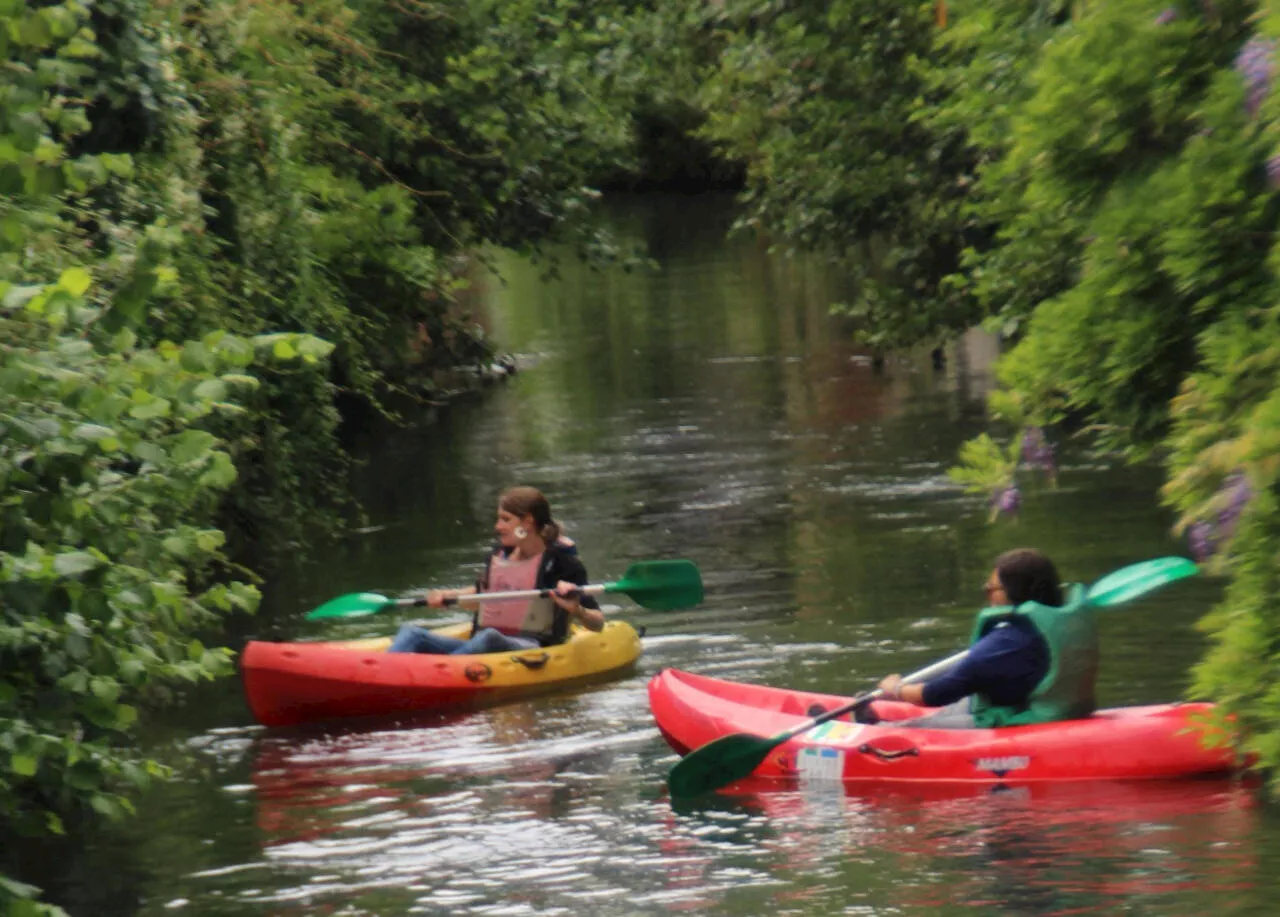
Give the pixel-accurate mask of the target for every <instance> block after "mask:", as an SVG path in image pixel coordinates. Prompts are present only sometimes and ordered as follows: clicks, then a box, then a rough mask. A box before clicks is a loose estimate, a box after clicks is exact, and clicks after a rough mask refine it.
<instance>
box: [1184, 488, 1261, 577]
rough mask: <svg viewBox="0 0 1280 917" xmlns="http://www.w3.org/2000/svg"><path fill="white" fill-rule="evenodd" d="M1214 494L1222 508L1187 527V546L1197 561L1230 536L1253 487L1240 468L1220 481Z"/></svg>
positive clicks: (1214, 549)
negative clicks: (1220, 502) (1220, 484)
mask: <svg viewBox="0 0 1280 917" xmlns="http://www.w3.org/2000/svg"><path fill="white" fill-rule="evenodd" d="M1218 495H1219V496H1220V497H1222V498H1223V500H1222V508H1221V509H1219V510H1218V516H1217V518H1216V519H1213V520H1204V519H1201V520H1198V521H1196V522H1194V523H1192V524H1191V525H1190V526H1188V527H1187V546H1188V548H1190V550H1191V556H1192V557H1194V558H1195V559H1196V562H1197V563H1203V562H1204V561H1206V560H1208V559H1209V558H1210V557H1212V556H1213V555H1214V554H1217V553H1218V551H1220V550H1221V549H1222V547H1223V546H1224V545H1225V544H1226V543H1227V542H1229V541H1230V540H1231V537H1232V536H1233V535H1234V534H1235V532H1236V526H1237V525H1238V524H1239V522H1240V516H1241V514H1242V513H1243V512H1244V509H1245V507H1246V506H1248V504H1249V500H1250V499H1251V498H1252V497H1253V488H1252V487H1251V486H1250V485H1249V479H1248V478H1247V477H1245V475H1244V473H1243V472H1239V471H1237V472H1235V473H1234V474H1231V475H1229V476H1228V477H1227V479H1226V480H1225V481H1223V482H1222V486H1221V487H1219V488H1218Z"/></svg>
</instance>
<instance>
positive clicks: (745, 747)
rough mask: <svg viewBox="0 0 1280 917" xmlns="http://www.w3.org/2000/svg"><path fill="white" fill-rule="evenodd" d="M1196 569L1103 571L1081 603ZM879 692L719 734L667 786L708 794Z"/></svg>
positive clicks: (1161, 564)
mask: <svg viewBox="0 0 1280 917" xmlns="http://www.w3.org/2000/svg"><path fill="white" fill-rule="evenodd" d="M1198 569H1199V568H1198V567H1197V566H1196V565H1195V564H1194V563H1192V562H1191V561H1190V560H1188V559H1187V558H1185V557H1159V558H1156V559H1155V560H1146V561H1142V562H1141V563H1136V564H1131V565H1130V566H1128V567H1122V568H1121V569H1119V570H1116V571H1115V572H1114V573H1109V574H1107V575H1106V576H1104V577H1103V578H1102V579H1100V580H1098V581H1097V582H1096V583H1094V584H1093V585H1092V586H1090V587H1089V591H1088V593H1087V594H1086V600H1087V601H1088V602H1089V604H1090V605H1093V606H1094V607H1095V608H1111V607H1114V606H1116V605H1122V604H1124V603H1125V602H1129V601H1131V600H1133V599H1136V598H1138V597H1139V596H1143V595H1146V594H1148V593H1150V592H1153V591H1154V590H1156V589H1158V588H1159V587H1161V586H1163V585H1165V584H1167V583H1172V582H1173V581H1175V580H1180V579H1183V578H1185V577H1188V576H1191V575H1192V574H1194V573H1196V572H1197V570H1198ZM967 655H968V650H965V651H963V652H959V653H956V654H955V655H954V656H949V657H948V658H946V659H944V660H942V661H941V662H935V663H934V664H933V665H931V666H929V667H928V668H925V669H921V670H920V671H919V672H913V673H912V674H910V675H908V676H907V677H906V678H904V679H903V680H902V682H903V684H911V683H915V682H921V681H928V680H929V679H930V678H933V677H934V676H935V675H940V674H942V673H943V672H945V671H947V670H948V669H950V668H951V667H952V666H954V665H956V664H957V663H959V662H960V661H961V660H962V659H964V658H965V656H967ZM880 695H881V692H880V691H879V689H877V690H875V691H870V692H868V693H866V694H861V695H859V696H858V697H856V698H854V699H853V700H852V701H850V702H849V703H847V704H845V705H844V706H842V707H837V708H835V709H834V710H828V711H827V712H826V713H824V714H822V715H821V716H817V717H814V718H813V719H811V720H806V721H805V722H803V723H800V724H799V725H797V726H793V727H792V728H790V729H787V730H785V731H783V732H779V733H777V734H776V735H772V736H769V737H768V738H765V737H764V736H757V735H752V734H751V733H747V732H737V733H733V734H731V735H726V736H721V737H720V738H718V739H715V740H713V741H711V742H708V743H707V744H706V745H703V746H702V747H701V748H698V749H695V750H694V751H692V752H690V753H689V754H687V755H685V756H684V757H683V758H681V759H680V760H679V761H677V762H676V763H675V765H674V766H673V767H672V768H671V771H670V772H669V773H668V774H667V788H668V789H669V790H670V791H671V795H672V796H673V797H676V798H689V797H693V796H700V795H702V794H703V793H707V792H710V791H711V790H715V789H719V788H720V787H722V786H727V785H728V784H730V783H733V781H735V780H741V779H742V778H743V777H746V776H748V775H749V774H751V772H752V771H754V770H755V769H756V768H757V767H759V766H760V764H761V762H763V761H764V759H765V758H767V757H768V756H769V752H771V751H773V750H774V749H775V748H777V747H778V746H779V745H781V744H782V743H784V742H786V741H787V740H789V739H792V738H795V737H796V736H798V735H799V734H800V733H802V732H807V731H808V730H810V729H813V728H814V727H815V726H819V725H821V724H822V723H825V722H827V721H828V720H833V719H835V718H836V717H839V716H843V715H845V714H846V713H850V712H851V711H854V710H857V709H858V708H859V707H863V706H865V705H867V704H869V703H871V702H872V701H874V700H876V698H878V697H880Z"/></svg>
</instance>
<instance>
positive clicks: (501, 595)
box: [412, 583, 609, 606]
mask: <svg viewBox="0 0 1280 917" xmlns="http://www.w3.org/2000/svg"><path fill="white" fill-rule="evenodd" d="M608 590H609V584H608V583H597V584H596V585H594V586H579V587H578V588H577V589H575V590H573V591H572V592H570V593H569V594H568V595H565V596H561V598H570V597H572V596H576V595H600V594H601V593H602V592H607V591H608ZM555 594H556V591H555V590H554V589H521V590H518V591H516V592H472V593H468V594H467V595H451V596H447V597H446V598H445V600H444V604H445V605H446V606H449V605H477V604H480V603H482V602H494V601H498V600H500V599H547V598H550V597H551V596H553V595H555ZM412 604H415V605H418V604H421V605H425V604H427V600H426V599H421V600H415V601H414V602H413V603H412Z"/></svg>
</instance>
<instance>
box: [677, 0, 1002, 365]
mask: <svg viewBox="0 0 1280 917" xmlns="http://www.w3.org/2000/svg"><path fill="white" fill-rule="evenodd" d="M934 17H935V4H934V3H932V2H925V3H908V4H902V3H895V2H882V0H841V2H837V3H834V4H832V5H829V6H827V7H822V6H815V5H804V4H776V3H771V2H760V0H730V2H728V3H726V4H725V6H724V13H723V14H722V17H721V21H720V22H719V23H717V25H718V26H719V28H720V29H721V30H722V34H723V35H724V38H723V47H722V49H721V51H720V53H719V58H718V66H717V68H716V69H715V71H714V72H713V73H712V74H711V75H710V76H709V77H708V78H707V79H706V80H705V82H704V86H703V90H702V95H701V98H702V100H703V103H704V104H705V106H706V108H707V111H708V123H707V126H706V127H705V129H704V131H703V133H704V134H705V135H706V136H707V137H709V138H711V139H712V140H713V141H714V142H715V143H716V144H717V145H718V146H719V148H720V149H721V150H722V151H723V152H724V153H725V155H727V156H728V157H730V158H734V159H741V160H743V161H745V162H746V163H747V169H748V173H747V175H748V191H747V194H746V195H745V203H746V205H747V208H748V210H747V213H746V215H745V216H744V217H743V218H742V220H741V221H740V224H741V225H743V226H749V227H751V228H753V229H755V230H757V231H760V232H762V233H764V234H767V235H769V236H770V237H773V238H776V239H777V240H778V241H779V242H780V243H781V244H782V245H783V246H785V247H794V248H800V249H805V250H811V251H817V252H821V253H824V254H826V255H828V256H829V257H831V258H832V259H833V260H835V261H837V262H838V263H839V264H840V265H841V266H842V267H844V268H846V269H847V270H848V271H849V272H850V274H851V275H852V276H854V277H855V278H856V279H857V280H858V282H859V286H858V295H857V298H856V299H855V300H854V301H851V302H849V303H846V304H843V306H842V307H841V310H842V311H844V312H846V313H848V314H851V315H854V316H857V317H858V318H860V319H861V323H860V324H861V327H862V329H863V331H862V336H863V337H864V338H865V339H866V340H868V341H870V342H873V343H875V344H878V345H881V346H884V347H898V346H907V345H910V344H913V343H916V342H918V341H921V340H926V339H934V338H937V337H938V336H939V335H942V336H945V335H946V334H947V333H949V332H954V331H957V330H960V329H963V328H965V327H967V326H969V325H970V324H972V323H973V322H974V321H975V320H976V319H977V318H978V315H977V312H976V303H975V301H974V300H973V298H972V296H971V295H970V292H969V290H968V289H967V288H966V287H965V286H964V285H963V284H955V283H949V282H947V281H946V278H947V277H948V276H949V275H951V274H952V273H954V271H955V270H956V269H957V268H958V266H959V258H960V254H961V252H962V251H963V250H964V249H965V248H966V247H968V246H971V245H974V244H977V242H978V241H979V240H980V239H981V238H982V236H983V235H984V233H985V227H983V226H981V225H980V224H977V223H976V222H975V221H973V220H971V219H969V217H968V216H967V214H966V213H965V210H964V207H963V203H964V201H965V199H966V196H967V193H968V192H967V185H968V183H969V181H970V174H971V172H972V168H973V161H972V158H971V155H970V150H969V149H968V148H967V146H966V143H965V138H964V134H963V131H959V130H955V129H952V128H950V127H948V126H946V125H943V124H942V123H941V122H939V123H938V124H934V125H931V124H929V123H927V121H926V120H925V119H924V118H922V117H921V116H922V114H923V113H924V112H925V111H926V106H927V104H928V102H929V99H930V98H931V97H932V95H933V94H934V92H935V90H934V89H933V87H932V86H931V85H930V82H929V80H928V79H927V74H926V72H925V70H924V68H923V66H922V61H923V60H924V59H925V58H927V57H928V56H929V55H930V54H931V53H932V49H933V46H934V42H935V32H936V29H935V25H934Z"/></svg>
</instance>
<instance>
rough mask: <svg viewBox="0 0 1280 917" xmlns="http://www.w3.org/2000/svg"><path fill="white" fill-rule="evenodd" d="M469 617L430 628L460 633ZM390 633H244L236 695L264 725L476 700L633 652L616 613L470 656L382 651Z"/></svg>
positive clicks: (631, 633) (596, 670) (580, 673)
mask: <svg viewBox="0 0 1280 917" xmlns="http://www.w3.org/2000/svg"><path fill="white" fill-rule="evenodd" d="M470 629H471V624H470V622H464V623H460V624H456V625H452V626H449V627H442V628H439V629H438V630H437V631H436V633H440V634H447V635H449V636H453V637H466V636H467V635H468V634H469V632H470ZM390 645H391V638H389V637H383V638H378V639H372V640H348V641H341V642H329V643H268V642H264V641H256V640H254V641H250V642H249V643H248V644H247V645H246V646H245V649H244V653H243V654H242V656H241V661H240V670H241V674H242V676H243V678H244V689H245V695H246V697H247V698H248V701H249V708H250V709H251V710H252V711H253V715H254V717H255V718H256V719H257V720H258V722H260V723H262V724H263V725H264V726H291V725H296V724H298V723H307V722H313V721H317V720H329V719H341V718H346V717H358V716H378V715H385V714H389V713H407V712H427V711H453V710H467V709H472V708H477V707H485V706H489V705H492V704H496V703H501V702H503V701H506V700H509V699H511V698H515V697H522V696H526V695H530V694H537V693H541V692H545V691H550V690H553V689H556V688H562V687H568V686H572V685H576V684H582V683H585V682H590V681H596V680H600V679H603V678H606V677H608V676H610V675H614V674H617V673H619V672H621V671H622V670H625V669H627V668H629V667H630V666H632V665H633V664H634V663H635V661H636V659H637V658H639V656H640V635H639V634H637V633H636V631H635V629H634V628H633V627H632V626H631V625H630V624H627V623H626V622H625V621H609V622H607V623H606V624H605V626H604V630H603V631H600V632H594V631H589V630H586V629H584V628H579V627H575V628H574V629H573V631H572V633H571V634H570V636H569V639H568V640H566V641H565V642H564V643H561V644H559V645H557V646H549V647H543V648H537V649H529V650H517V651H514V652H505V653H485V654H483V655H474V656H436V655H428V654H422V653H388V652H387V651H386V650H387V647H388V646H390Z"/></svg>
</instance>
